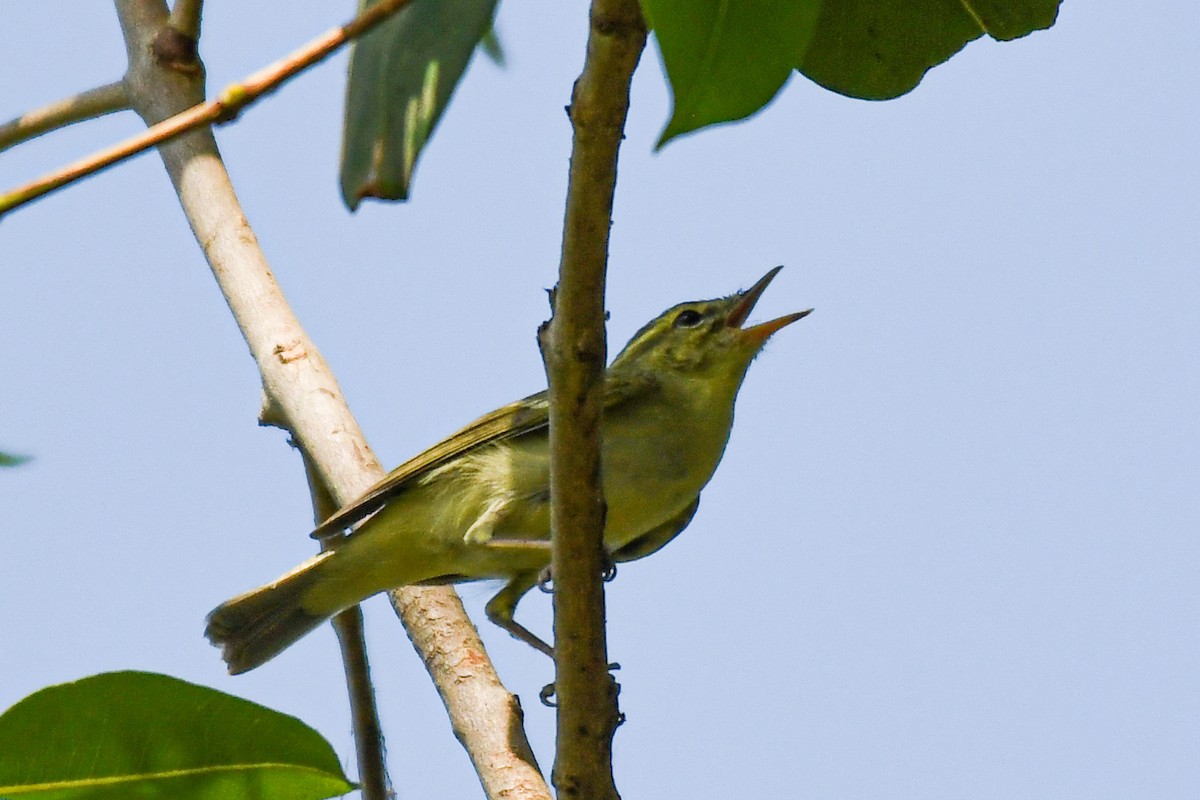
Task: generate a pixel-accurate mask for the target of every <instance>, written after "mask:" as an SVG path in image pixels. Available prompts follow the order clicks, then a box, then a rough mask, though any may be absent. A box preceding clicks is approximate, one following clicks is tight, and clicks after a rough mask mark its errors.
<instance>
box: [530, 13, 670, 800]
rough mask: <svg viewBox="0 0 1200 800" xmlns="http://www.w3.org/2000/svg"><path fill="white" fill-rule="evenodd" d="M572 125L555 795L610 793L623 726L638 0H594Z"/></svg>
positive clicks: (562, 288) (562, 337)
mask: <svg viewBox="0 0 1200 800" xmlns="http://www.w3.org/2000/svg"><path fill="white" fill-rule="evenodd" d="M590 21H591V26H590V29H589V32H588V43H587V57H586V60H585V62H584V67H583V72H582V73H581V74H580V76H579V79H578V80H577V81H576V82H575V89H574V92H573V94H572V98H571V106H570V109H569V110H570V115H571V123H572V126H573V129H574V137H573V139H572V144H571V169H570V177H569V182H568V186H567V213H566V219H565V221H564V225H563V246H562V261H561V263H560V265H559V282H558V288H557V290H556V292H555V294H554V313H553V317H552V318H551V320H550V322H549V323H547V324H546V325H545V326H543V328H542V331H541V332H540V334H541V335H540V337H539V341H540V342H541V344H542V354H543V357H544V359H545V361H546V373H547V376H548V378H549V382H550V458H551V466H550V485H551V492H550V495H551V510H550V518H551V529H552V531H553V550H552V558H551V563H552V572H553V575H554V651H555V663H556V667H557V669H556V673H555V690H556V694H557V698H558V703H557V705H558V736H557V742H556V751H555V762H554V770H553V782H554V785H555V787H556V788H557V789H558V792H559V796H560V797H577V798H589V800H611V799H613V798H617V797H618V795H617V789H616V786H615V783H614V780H613V774H612V739H613V735H614V733H615V732H616V728H617V725H619V724H620V721H621V715H620V711H619V709H618V707H617V684H616V681H615V680H614V679H613V677H612V676H611V675H610V674H609V670H608V657H607V652H606V644H605V630H604V586H603V583H602V580H601V573H602V572H603V571H604V565H605V554H604V542H603V534H604V497H603V494H602V488H601V484H600V423H601V416H602V406H601V388H602V386H601V382H602V380H603V374H604V364H605V349H606V347H605V334H604V285H605V270H606V266H607V262H608V236H609V229H610V227H611V225H612V201H613V192H614V189H615V187H616V179H617V152H618V149H619V147H620V144H621V138H622V132H623V131H624V129H625V118H626V115H627V113H628V111H629V85H630V81H631V79H632V77H633V71H634V69H635V68H636V67H637V63H638V60H639V58H640V57H641V53H642V50H643V49H644V48H645V44H646V24H645V22H644V20H643V19H642V14H641V10H640V8H639V6H638V2H637V0H592V4H591V10H590Z"/></svg>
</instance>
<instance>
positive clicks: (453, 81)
mask: <svg viewBox="0 0 1200 800" xmlns="http://www.w3.org/2000/svg"><path fill="white" fill-rule="evenodd" d="M373 4H374V0H368V2H365V3H363V4H360V7H365V6H369V5H373ZM495 10H496V0H415V2H413V3H411V4H409V5H408V6H406V7H405V8H403V9H402V10H401V11H399V12H398V13H396V14H395V15H394V16H393V17H391V18H390V19H389V20H388V21H387V22H384V23H383V24H382V25H380V26H379V27H378V28H376V29H375V30H373V31H371V32H370V33H368V34H367V35H366V36H364V37H363V38H362V39H361V40H359V41H358V42H357V43H356V44H355V46H354V52H353V54H352V55H351V57H350V78H349V81H348V85H347V87H346V124H345V136H344V139H343V141H342V170H341V172H342V176H341V184H342V199H343V200H344V201H345V203H346V205H347V206H348V207H349V208H350V209H351V210H354V209H355V208H357V207H358V204H359V202H360V201H361V200H362V199H363V198H364V197H379V198H384V199H389V200H406V199H408V195H409V191H410V187H411V185H412V177H413V170H414V168H415V167H416V163H417V158H418V157H419V156H420V154H421V149H422V148H423V147H424V146H425V142H426V141H428V139H429V136H430V135H431V134H432V133H433V129H434V126H436V125H437V122H438V120H439V119H440V118H441V116H442V112H443V111H445V109H446V105H447V103H449V102H450V95H451V94H452V93H453V92H454V87H455V86H457V85H458V81H459V79H460V78H461V77H462V75H463V72H464V71H465V70H466V68H467V64H468V63H469V62H470V60H471V55H472V54H473V53H474V52H475V48H476V46H477V45H478V44H479V43H480V39H482V38H483V36H484V34H485V33H487V31H488V30H489V29H490V28H491V25H492V17H493V15H494V14H495Z"/></svg>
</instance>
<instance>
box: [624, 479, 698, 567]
mask: <svg viewBox="0 0 1200 800" xmlns="http://www.w3.org/2000/svg"><path fill="white" fill-rule="evenodd" d="M699 507H700V496H699V495H697V496H696V499H695V500H693V501H692V502H691V503H689V504H688V505H687V506H686V507H685V508H684V509H683V510H682V511H680V512H679V513H678V514H676V515H675V516H673V517H671V518H670V519H669V520H667V521H666V522H664V523H663V524H662V525H659V526H658V527H657V528H651V529H650V530H648V531H646V532H645V533H643V534H642V535H641V536H639V537H637V538H636V539H634V540H633V541H632V542H629V543H628V544H626V545H625V546H624V547H620V548H618V549H616V550H614V551H613V552H612V554H611V555H612V559H613V561H618V562H625V561H637V560H638V559H639V558H645V557H646V556H648V555H652V554H654V553H657V552H658V551H659V550H661V549H663V547H665V546H666V544H667V542H669V541H671V540H672V539H674V538H675V537H676V536H678V535H679V534H680V533H682V532H683V529H684V528H686V527H687V526H688V523H690V522H691V521H692V517H694V516H696V509H697V508H699Z"/></svg>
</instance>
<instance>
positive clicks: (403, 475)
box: [311, 373, 657, 539]
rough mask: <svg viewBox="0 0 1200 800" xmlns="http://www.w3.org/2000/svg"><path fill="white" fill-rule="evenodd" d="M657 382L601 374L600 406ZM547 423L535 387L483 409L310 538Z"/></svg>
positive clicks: (546, 408) (545, 406) (543, 399)
mask: <svg viewBox="0 0 1200 800" xmlns="http://www.w3.org/2000/svg"><path fill="white" fill-rule="evenodd" d="M656 384H657V380H656V379H655V378H654V377H653V376H652V375H650V374H648V373H635V374H632V375H626V374H624V373H623V374H622V375H621V376H620V378H618V379H613V378H612V377H611V376H606V379H605V382H604V408H605V410H608V409H611V408H614V407H616V406H619V405H621V404H622V403H624V402H625V401H627V400H628V399H630V398H631V397H633V396H635V395H637V394H639V393H641V392H644V391H645V390H652V389H653V388H654V386H655V385H656ZM549 425H550V404H549V400H548V398H547V395H546V392H538V393H537V394H533V395H530V396H529V397H526V398H525V399H524V400H518V401H517V402H515V403H509V404H508V405H506V406H502V407H501V408H498V409H496V410H495V411H493V412H491V413H490V414H484V415H483V416H482V417H480V418H479V419H477V420H475V421H474V422H472V423H471V424H470V425H468V426H466V427H465V428H463V429H462V430H460V431H457V432H456V433H453V434H451V435H450V436H448V437H446V438H445V439H443V440H442V441H440V442H438V443H437V444H435V445H434V446H433V447H430V448H429V449H428V450H426V451H425V452H423V453H420V454H419V455H416V456H414V457H412V458H410V459H409V460H408V461H405V462H404V463H403V464H401V465H400V466H398V467H396V468H395V469H394V470H392V471H391V472H389V473H388V474H387V475H386V476H385V477H384V478H383V480H381V481H379V483H377V484H375V485H374V486H372V487H371V488H370V489H368V490H367V491H366V492H364V493H363V495H362V496H361V497H359V498H358V499H357V500H354V501H353V502H351V503H350V504H349V505H346V506H344V507H343V508H341V509H340V510H339V511H338V512H337V513H335V514H334V515H333V516H332V517H330V518H329V519H327V520H325V521H324V522H322V523H321V524H320V525H319V526H318V527H317V529H316V530H314V531H313V532H312V534H311V535H312V537H313V538H314V539H325V538H328V537H330V536H335V535H337V534H338V533H340V532H341V531H343V530H345V529H346V528H348V527H350V526H351V525H354V524H355V523H357V522H360V521H361V520H363V519H365V518H366V517H368V516H370V515H371V514H374V513H375V512H376V511H378V510H379V509H381V508H383V506H384V505H385V504H386V503H387V501H388V500H389V499H391V498H392V497H394V496H396V495H397V494H399V493H400V492H402V491H404V490H405V489H406V488H407V487H408V486H410V485H411V484H412V482H413V481H414V480H417V479H419V478H420V477H421V476H422V475H426V474H428V473H429V472H430V471H431V470H434V469H437V468H438V467H441V466H443V465H445V464H447V463H449V462H450V461H453V460H454V459H456V458H458V457H459V456H461V455H463V454H464V453H469V452H471V451H472V450H475V449H477V448H479V447H483V446H485V445H489V444H494V443H496V442H502V441H505V440H507V439H514V438H517V437H520V436H526V435H529V434H532V433H536V432H538V431H541V430H543V429H545V428H548V427H549Z"/></svg>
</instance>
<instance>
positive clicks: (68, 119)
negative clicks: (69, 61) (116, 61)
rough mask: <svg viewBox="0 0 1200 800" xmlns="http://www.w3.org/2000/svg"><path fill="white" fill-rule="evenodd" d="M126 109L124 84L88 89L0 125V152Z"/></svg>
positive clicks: (114, 83) (107, 84)
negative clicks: (51, 132)
mask: <svg viewBox="0 0 1200 800" xmlns="http://www.w3.org/2000/svg"><path fill="white" fill-rule="evenodd" d="M127 108H129V98H128V97H127V96H126V95H125V84H123V83H122V82H121V81H114V82H113V83H106V84H105V85H103V86H97V87H96V88H95V89H88V90H87V91H86V92H80V93H79V94H77V95H74V96H72V97H67V98H64V99H62V100H59V101H57V102H54V103H51V104H49V105H47V106H43V107H42V108H38V109H35V110H33V111H29V112H26V113H24V114H22V115H21V116H19V117H17V118H16V119H11V120H9V121H8V122H5V123H4V124H3V125H0V152H4V151H5V150H7V149H8V148H10V147H12V146H13V145H16V144H20V143H21V142H25V141H28V140H30V139H33V138H35V137H37V136H41V135H42V134H43V133H49V132H50V131H54V130H58V129H59V128H65V127H67V126H68V125H74V124H75V123H76V122H83V121H85V120H89V119H95V118H96V117H102V116H104V115H105V114H111V113H113V112H114V111H124V110H125V109H127Z"/></svg>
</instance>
